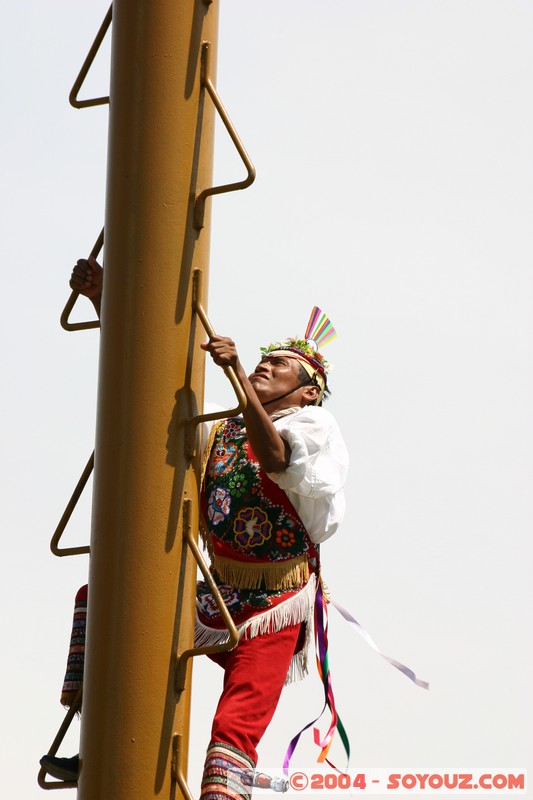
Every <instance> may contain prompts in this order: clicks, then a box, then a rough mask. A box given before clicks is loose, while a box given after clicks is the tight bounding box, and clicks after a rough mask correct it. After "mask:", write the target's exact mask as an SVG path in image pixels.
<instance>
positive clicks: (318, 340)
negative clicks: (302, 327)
mask: <svg viewBox="0 0 533 800" xmlns="http://www.w3.org/2000/svg"><path fill="white" fill-rule="evenodd" d="M336 335H337V331H336V330H335V328H334V327H333V325H332V324H331V320H329V319H328V317H327V315H326V314H324V312H323V311H322V309H321V308H319V307H318V306H315V307H314V308H313V310H312V311H311V316H310V317H309V322H308V323H307V328H306V331H305V336H304V339H306V340H307V341H312V342H314V343H315V345H316V349H317V350H318V348H319V347H323V346H324V345H325V344H328V342H331V341H332V340H333V339H334V338H335V337H336Z"/></svg>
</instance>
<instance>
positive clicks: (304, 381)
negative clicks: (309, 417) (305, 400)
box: [298, 364, 331, 406]
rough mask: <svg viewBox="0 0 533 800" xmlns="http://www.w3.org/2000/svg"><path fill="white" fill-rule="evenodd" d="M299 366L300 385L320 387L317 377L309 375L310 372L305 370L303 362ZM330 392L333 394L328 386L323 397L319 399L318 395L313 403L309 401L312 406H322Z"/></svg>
mask: <svg viewBox="0 0 533 800" xmlns="http://www.w3.org/2000/svg"><path fill="white" fill-rule="evenodd" d="M298 367H299V368H300V372H299V378H300V386H318V388H319V389H320V386H319V384H318V381H317V379H316V378H312V377H311V376H310V375H309V373H308V372H307V371H306V370H305V368H304V367H302V365H301V364H298ZM330 394H331V392H330V390H329V389H328V387H327V386H326V388H325V389H324V394H323V395H322V399H321V400H320V401H319V400H318V397H317V399H316V400H315V401H314V402H313V403H309V405H310V406H321V405H322V403H323V402H324V401H325V400H327V399H328V397H329V396H330Z"/></svg>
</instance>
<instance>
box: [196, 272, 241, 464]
mask: <svg viewBox="0 0 533 800" xmlns="http://www.w3.org/2000/svg"><path fill="white" fill-rule="evenodd" d="M202 276H203V273H202V270H201V269H195V270H194V272H193V277H192V280H193V283H192V308H193V311H194V312H195V313H196V314H198V316H199V317H200V321H201V323H202V325H203V326H204V329H205V332H206V333H207V335H208V336H210V337H211V336H215V331H214V328H213V326H212V325H211V323H210V322H209V319H208V316H207V314H206V312H205V309H204V307H203V306H202V303H201V300H200V298H201V296H202ZM224 372H225V374H226V376H227V377H228V379H229V381H230V383H231V385H232V386H233V391H234V392H235V394H236V396H237V402H238V405H237V406H236V407H235V408H230V409H228V410H227V411H214V412H212V413H210V414H198V415H197V416H196V417H193V419H191V421H190V422H189V426H188V434H187V437H186V447H187V455H188V457H189V458H192V456H193V454H194V437H195V433H196V428H197V427H198V425H200V423H201V422H211V421H213V420H218V419H227V418H228V417H236V416H237V415H238V414H241V413H242V412H243V411H244V409H245V408H246V402H247V401H246V395H245V393H244V389H243V388H242V385H241V382H240V380H239V379H238V377H237V373H236V372H235V370H234V369H233V367H224Z"/></svg>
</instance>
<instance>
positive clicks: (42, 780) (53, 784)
mask: <svg viewBox="0 0 533 800" xmlns="http://www.w3.org/2000/svg"><path fill="white" fill-rule="evenodd" d="M82 695H83V686H80V688H79V689H78V691H77V693H76V696H75V698H74V700H73V701H72V705H71V706H70V708H69V710H68V711H67V713H66V715H65V719H64V720H63V722H62V723H61V726H60V728H59V730H58V732H57V733H56V737H55V739H54V741H53V742H52V744H51V746H50V749H49V751H48V753H47V755H48V756H55V755H56V753H57V751H58V750H59V746H60V744H61V742H62V741H63V739H64V738H65V735H66V733H67V731H68V729H69V728H70V724H71V722H72V720H73V719H74V717H75V716H76V714H77V713H78V711H79V710H80V709H81V701H82ZM47 774H48V773H47V772H46V770H45V768H44V767H41V769H40V770H39V774H38V776H37V782H38V784H39V786H40V787H41V789H75V788H76V786H77V785H78V782H77V781H47V780H46V776H47Z"/></svg>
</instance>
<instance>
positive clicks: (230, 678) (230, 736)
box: [210, 623, 303, 764]
mask: <svg viewBox="0 0 533 800" xmlns="http://www.w3.org/2000/svg"><path fill="white" fill-rule="evenodd" d="M302 628H303V626H302V625H301V623H298V624H296V625H291V626H290V627H288V628H283V630H281V631H278V632H277V633H269V634H265V635H263V636H255V637H254V638H252V639H241V640H240V642H239V644H238V645H237V647H236V648H235V649H234V650H230V651H229V652H226V653H217V654H215V655H213V656H210V658H211V659H212V660H213V661H216V662H217V664H220V665H221V666H222V667H223V668H224V688H223V690H222V694H221V696H220V700H219V701H218V706H217V710H216V713H215V718H214V720H213V727H212V729H211V742H212V743H213V742H223V743H225V744H229V745H232V746H233V747H237V748H238V749H239V750H241V752H243V753H246V755H247V756H249V757H250V758H251V759H252V761H253V762H254V764H257V751H256V747H257V745H258V744H259V741H260V740H261V738H262V736H263V734H264V732H265V731H266V729H267V727H268V724H269V723H270V720H271V719H272V717H273V715H274V711H275V710H276V706H277V704H278V700H279V698H280V695H281V690H282V689H283V686H284V684H285V678H286V677H287V672H288V670H289V665H290V663H291V659H292V657H293V655H294V653H295V652H296V651H297V650H298V649H299V647H298V645H299V644H300V641H301V640H299V635H300V631H301V629H302Z"/></svg>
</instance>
